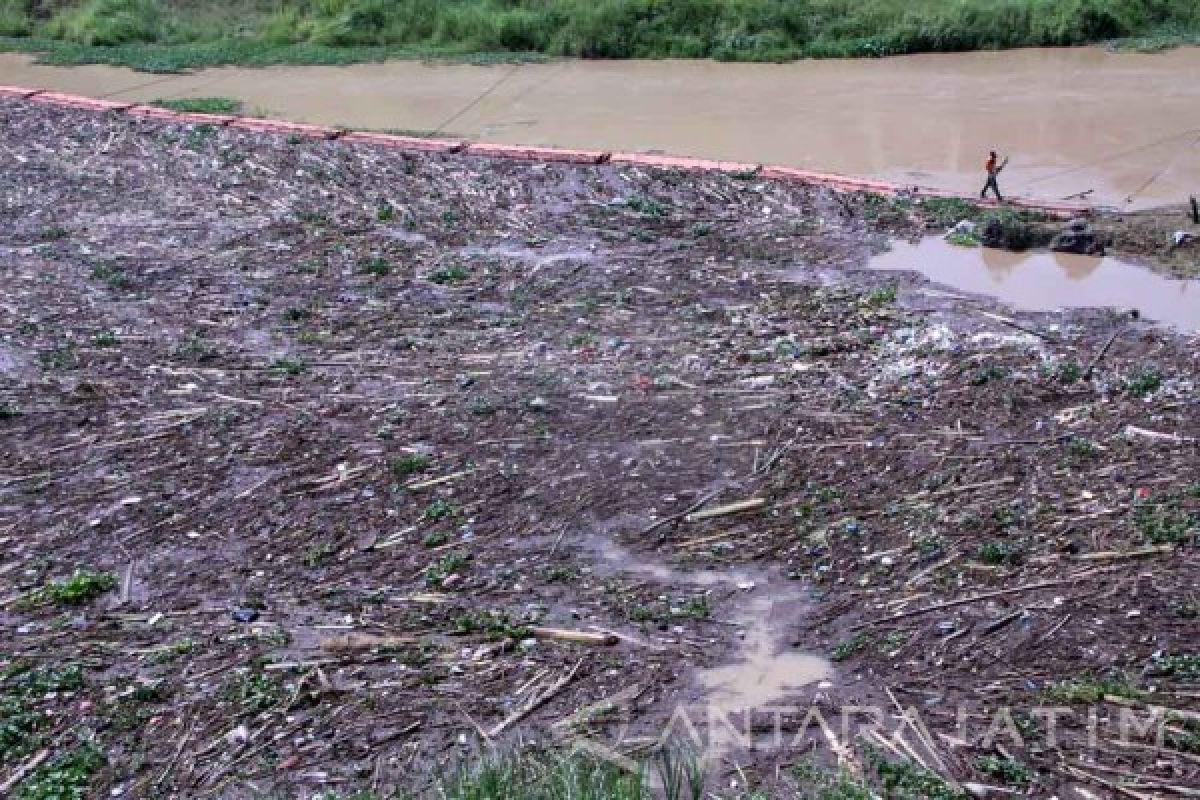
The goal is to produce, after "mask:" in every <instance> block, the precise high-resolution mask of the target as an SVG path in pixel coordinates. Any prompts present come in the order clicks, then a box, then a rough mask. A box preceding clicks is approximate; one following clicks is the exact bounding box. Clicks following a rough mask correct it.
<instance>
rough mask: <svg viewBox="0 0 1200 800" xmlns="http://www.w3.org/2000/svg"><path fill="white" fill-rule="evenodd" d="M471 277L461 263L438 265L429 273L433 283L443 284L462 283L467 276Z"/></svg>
mask: <svg viewBox="0 0 1200 800" xmlns="http://www.w3.org/2000/svg"><path fill="white" fill-rule="evenodd" d="M469 277H471V273H470V272H468V271H467V268H466V267H464V266H462V265H461V264H452V265H451V266H448V267H439V268H438V269H435V270H434V271H433V272H431V273H429V280H430V281H432V282H433V283H436V284H439V285H442V286H445V285H449V284H455V283H462V282H463V281H465V280H466V279H467V278H469Z"/></svg>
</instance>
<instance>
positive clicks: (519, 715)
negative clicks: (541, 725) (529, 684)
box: [487, 658, 583, 739]
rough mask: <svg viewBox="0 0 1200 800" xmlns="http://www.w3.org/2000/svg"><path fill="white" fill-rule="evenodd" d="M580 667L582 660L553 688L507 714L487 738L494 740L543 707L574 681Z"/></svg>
mask: <svg viewBox="0 0 1200 800" xmlns="http://www.w3.org/2000/svg"><path fill="white" fill-rule="evenodd" d="M581 666H583V659H582V658H581V659H579V660H578V661H576V662H575V666H574V667H572V668H571V671H570V672H568V673H567V674H565V675H563V677H561V678H559V679H558V680H557V681H556V682H555V683H554V685H553V686H551V687H550V688H549V689H547V690H546V691H544V692H542V693H541V694H540V695H538V696H537V697H535V698H533V700H531V701H529V702H528V703H526V704H525V706H523V707H522V708H520V709H518V710H517V711H514V712H513V713H512V714H509V715H508V716H507V717H506V718H505V719H504V720H503V721H502V722H500V723H499V724H498V725H496V726H495V727H494V728H492V729H491V730H490V731H488V732H487V738H489V739H495V738H496V737H497V736H499V735H500V734H502V733H504V732H505V731H506V730H508V729H509V728H511V727H512V726H513V725H516V724H517V723H518V722H520V721H521V720H523V719H525V717H527V716H529V715H530V714H532V713H533V712H534V711H537V710H538V709H539V708H541V707H542V706H543V705H545V704H546V703H547V702H548V701H549V700H550V699H551V698H552V697H554V695H556V694H558V693H559V692H561V691H562V690H563V689H564V688H565V687H566V685H567V684H568V683H570V682H571V681H572V680H574V679H575V674H576V673H577V672H579V668H580V667H581Z"/></svg>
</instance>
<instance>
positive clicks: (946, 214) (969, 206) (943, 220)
mask: <svg viewBox="0 0 1200 800" xmlns="http://www.w3.org/2000/svg"><path fill="white" fill-rule="evenodd" d="M919 207H920V209H921V210H922V211H923V212H924V213H925V215H926V216H928V217H929V219H930V221H931V222H933V223H934V224H935V225H937V226H938V227H941V228H950V227H953V226H955V225H957V224H958V223H959V222H962V221H963V220H968V221H974V220H977V219H979V216H980V213H981V211H980V208H979V206H977V205H975V204H974V203H972V202H970V201H969V200H963V199H962V198H959V197H928V198H926V199H924V200H922V201H921V203H920V206H919Z"/></svg>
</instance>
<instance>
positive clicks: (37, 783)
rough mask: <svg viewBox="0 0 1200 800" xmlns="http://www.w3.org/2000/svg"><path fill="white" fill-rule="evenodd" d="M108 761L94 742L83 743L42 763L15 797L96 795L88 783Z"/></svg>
mask: <svg viewBox="0 0 1200 800" xmlns="http://www.w3.org/2000/svg"><path fill="white" fill-rule="evenodd" d="M105 763H107V762H106V761H105V758H104V754H103V753H102V752H100V750H99V749H98V748H97V747H96V746H95V745H93V744H91V743H87V744H84V745H82V746H80V747H78V748H76V749H75V750H72V751H70V752H68V753H65V754H62V755H59V756H55V757H54V758H53V759H52V760H51V761H50V762H49V763H48V764H45V765H43V766H41V767H39V768H38V769H37V771H35V772H34V773H33V775H31V776H30V777H29V778H27V779H26V780H25V781H24V782H23V783H22V784H21V785H20V788H18V789H17V793H16V795H15V800H84V798H86V797H89V796H93V795H90V794H89V792H88V784H89V783H90V781H91V778H92V775H94V774H95V773H96V772H99V771H100V769H101V768H103V767H104V765H105Z"/></svg>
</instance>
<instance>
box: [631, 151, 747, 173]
mask: <svg viewBox="0 0 1200 800" xmlns="http://www.w3.org/2000/svg"><path fill="white" fill-rule="evenodd" d="M609 160H610V161H612V163H614V164H636V165H637V166H640V167H657V168H659V169H683V170H699V171H704V172H757V171H758V170H760V169H762V167H761V165H759V164H743V163H739V162H737V161H712V160H710V159H706V158H686V157H683V156H660V155H652V154H649V153H613V154H612V157H611V158H610V159H609Z"/></svg>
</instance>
